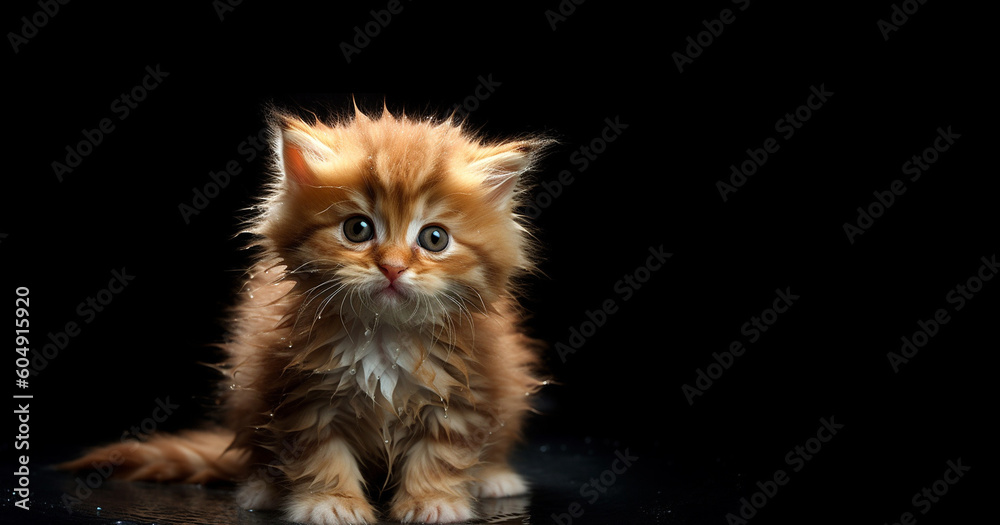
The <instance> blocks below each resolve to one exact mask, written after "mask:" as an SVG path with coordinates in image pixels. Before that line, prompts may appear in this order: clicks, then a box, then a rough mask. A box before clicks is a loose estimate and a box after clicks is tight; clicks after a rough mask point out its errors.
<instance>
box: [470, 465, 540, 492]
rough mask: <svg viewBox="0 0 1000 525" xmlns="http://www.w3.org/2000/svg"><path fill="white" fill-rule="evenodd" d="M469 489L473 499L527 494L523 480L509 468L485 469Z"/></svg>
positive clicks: (526, 485) (526, 487)
mask: <svg viewBox="0 0 1000 525" xmlns="http://www.w3.org/2000/svg"><path fill="white" fill-rule="evenodd" d="M476 478H477V479H476V481H475V482H473V484H472V486H471V487H470V492H471V493H472V496H473V497H474V498H505V497H507V496H520V495H522V494H527V493H528V484H527V483H525V482H524V478H522V477H521V476H519V475H518V474H517V473H516V472H514V471H513V470H510V469H509V468H487V469H485V470H483V471H482V472H480V473H479V474H478V475H477V476H476Z"/></svg>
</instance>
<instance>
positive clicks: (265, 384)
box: [63, 110, 547, 525]
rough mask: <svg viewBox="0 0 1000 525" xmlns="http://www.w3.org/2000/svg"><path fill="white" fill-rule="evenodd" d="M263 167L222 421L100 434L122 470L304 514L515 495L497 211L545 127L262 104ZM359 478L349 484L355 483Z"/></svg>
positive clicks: (530, 374) (363, 519) (503, 209)
mask: <svg viewBox="0 0 1000 525" xmlns="http://www.w3.org/2000/svg"><path fill="white" fill-rule="evenodd" d="M274 120H275V133H274V134H275V141H274V142H275V155H274V160H275V171H276V177H275V178H274V180H273V183H272V184H271V186H270V188H269V190H268V193H267V195H266V197H265V198H264V199H263V200H262V202H261V203H260V205H259V206H258V209H259V210H260V212H259V214H258V216H257V217H256V218H255V219H254V220H253V222H252V224H251V226H250V228H249V232H250V233H252V234H253V235H254V241H253V245H254V246H255V247H257V248H258V249H259V252H260V255H259V257H258V258H257V262H256V263H255V264H254V266H253V268H251V270H250V272H249V278H248V281H247V284H246V287H245V288H244V289H243V291H241V293H240V297H239V304H238V305H237V306H236V308H235V312H234V316H233V319H232V327H231V334H232V335H231V338H230V341H229V342H228V343H226V344H225V345H224V347H225V349H226V351H227V353H228V354H229V358H228V360H227V361H226V363H225V364H224V365H222V366H221V367H220V369H222V370H223V371H224V373H225V375H226V379H225V382H224V384H225V403H224V406H225V414H224V418H225V426H224V427H223V428H216V429H210V430H204V431H190V432H185V433H181V434H177V435H159V436H154V437H153V438H151V439H150V440H148V441H146V442H143V443H131V444H124V443H123V444H116V445H111V446H108V447H104V448H100V449H97V450H95V451H92V452H91V453H89V454H88V455H86V456H85V457H83V458H80V459H78V460H75V461H73V462H70V463H67V464H65V465H63V466H64V467H65V468H72V469H81V468H88V467H90V466H91V465H92V464H93V463H95V462H100V461H111V462H112V463H113V464H115V465H116V469H115V474H116V475H120V476H123V477H126V478H128V479H156V480H178V481H188V482H205V481H210V480H213V479H238V480H241V481H242V487H241V489H240V491H239V496H238V499H239V503H240V504H241V505H242V506H244V507H246V508H253V509H261V508H278V509H281V510H282V511H283V513H284V515H285V517H286V518H287V519H290V520H292V521H297V522H302V523H310V524H324V525H333V524H344V523H371V522H374V521H376V519H377V518H376V516H377V512H376V509H375V507H374V506H373V505H372V503H371V501H370V499H369V495H370V493H377V492H379V491H381V490H382V489H383V488H390V489H391V490H392V493H393V496H392V498H391V502H390V503H389V508H388V517H390V518H391V519H394V520H399V521H403V522H422V523H445V522H454V521H465V520H469V519H472V518H473V517H474V516H473V512H472V502H473V500H474V498H487V497H503V496H512V495H517V494H522V493H525V492H526V491H527V486H526V484H525V482H524V480H523V479H522V478H521V477H520V476H519V475H518V474H517V473H515V472H514V471H513V470H512V469H511V467H510V466H509V464H508V462H507V454H508V452H509V450H510V448H511V446H512V444H513V442H514V441H515V440H516V439H517V437H518V434H519V431H520V429H521V426H522V422H523V420H524V417H525V415H526V414H527V412H528V411H529V410H530V406H529V399H530V394H532V393H534V392H535V391H536V390H537V389H538V388H540V386H541V385H542V384H544V383H545V381H543V380H542V379H540V378H539V377H538V376H536V375H535V373H536V370H537V368H538V365H539V356H538V352H537V350H538V344H537V342H536V341H534V340H532V339H530V338H529V337H527V336H525V335H523V334H522V332H521V330H520V326H519V324H520V318H521V313H520V311H519V308H518V305H517V304H516V302H515V292H516V286H515V283H516V281H517V279H518V278H519V277H520V276H521V275H523V274H525V273H526V272H530V271H532V270H533V269H534V260H533V255H532V249H531V240H530V236H529V234H528V232H527V230H526V229H525V225H524V224H523V223H522V222H521V220H520V219H519V217H518V216H517V215H516V214H515V208H516V207H517V206H518V202H519V197H520V195H521V194H522V193H523V186H524V181H523V178H524V174H525V173H526V172H528V171H529V170H531V169H532V167H533V164H534V162H535V161H536V159H537V157H538V154H539V152H540V151H541V150H542V149H543V148H544V147H545V146H546V145H547V141H546V140H545V139H540V138H525V139H520V140H513V141H508V142H484V141H482V140H480V139H479V138H477V137H475V136H473V135H472V134H470V133H469V132H467V131H466V130H464V129H462V127H461V126H460V125H457V124H455V123H453V122H452V121H450V120H444V121H437V120H433V119H411V118H407V117H405V116H394V115H392V114H390V113H389V112H388V111H387V110H386V111H384V112H383V113H382V115H381V116H379V117H378V118H372V117H369V116H366V115H365V114H363V113H361V112H360V111H355V114H354V116H353V117H352V118H345V119H341V120H339V121H335V122H332V123H322V122H315V123H307V122H305V121H303V120H301V119H299V118H296V117H293V116H290V115H286V114H276V115H275V117H274ZM366 475H367V477H366Z"/></svg>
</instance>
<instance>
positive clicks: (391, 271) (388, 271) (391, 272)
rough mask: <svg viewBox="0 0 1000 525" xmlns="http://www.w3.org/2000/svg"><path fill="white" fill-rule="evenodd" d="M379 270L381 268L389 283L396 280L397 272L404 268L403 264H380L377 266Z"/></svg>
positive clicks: (399, 272)
mask: <svg viewBox="0 0 1000 525" xmlns="http://www.w3.org/2000/svg"><path fill="white" fill-rule="evenodd" d="M378 269H379V270H382V274H384V275H385V278H386V279H389V284H392V283H394V282H396V279H399V274H401V273H403V270H405V269H406V268H405V267H403V266H390V265H387V264H380V265H379V266H378Z"/></svg>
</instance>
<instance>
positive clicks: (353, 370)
mask: <svg viewBox="0 0 1000 525" xmlns="http://www.w3.org/2000/svg"><path fill="white" fill-rule="evenodd" d="M347 373H348V374H351V375H352V376H353V375H354V374H357V373H358V371H357V370H355V369H353V368H352V369H350V370H348V371H347Z"/></svg>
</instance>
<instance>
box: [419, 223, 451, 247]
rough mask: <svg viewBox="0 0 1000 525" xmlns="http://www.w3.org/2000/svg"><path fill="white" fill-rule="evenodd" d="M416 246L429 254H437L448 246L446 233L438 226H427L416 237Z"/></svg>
mask: <svg viewBox="0 0 1000 525" xmlns="http://www.w3.org/2000/svg"><path fill="white" fill-rule="evenodd" d="M417 244H419V245H420V246H421V247H422V248H423V249H425V250H427V251H431V252H439V251H441V250H443V249H445V248H446V247H447V246H448V232H446V231H444V228H442V227H440V226H427V227H426V228H424V229H422V230H420V234H419V235H417Z"/></svg>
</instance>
